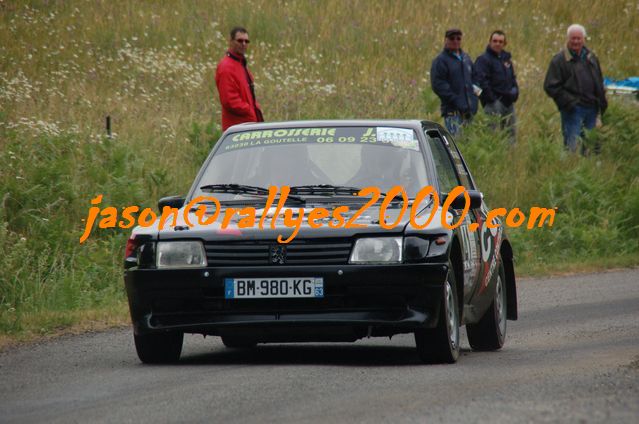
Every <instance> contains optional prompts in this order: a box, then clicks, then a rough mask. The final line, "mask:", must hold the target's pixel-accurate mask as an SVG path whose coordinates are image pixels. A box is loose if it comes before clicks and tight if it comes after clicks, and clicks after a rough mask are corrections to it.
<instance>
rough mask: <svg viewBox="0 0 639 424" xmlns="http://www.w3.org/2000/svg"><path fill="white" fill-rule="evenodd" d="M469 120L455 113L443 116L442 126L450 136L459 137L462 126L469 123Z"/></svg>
mask: <svg viewBox="0 0 639 424" xmlns="http://www.w3.org/2000/svg"><path fill="white" fill-rule="evenodd" d="M471 120H472V118H471V119H464V118H463V117H462V116H461V114H459V113H455V114H454V115H446V116H444V125H445V126H446V129H447V130H448V132H449V133H450V135H453V136H455V135H461V130H462V128H461V127H462V126H463V125H466V124H468V123H470V121H471Z"/></svg>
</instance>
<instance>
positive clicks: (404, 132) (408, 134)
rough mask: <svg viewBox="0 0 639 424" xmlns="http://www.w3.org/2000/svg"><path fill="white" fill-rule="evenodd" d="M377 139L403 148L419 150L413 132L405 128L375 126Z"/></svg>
mask: <svg viewBox="0 0 639 424" xmlns="http://www.w3.org/2000/svg"><path fill="white" fill-rule="evenodd" d="M377 141H379V142H382V143H391V144H392V145H393V146H395V147H401V148H404V149H411V150H419V148H418V147H417V139H415V132H414V131H413V130H409V129H406V128H388V127H377Z"/></svg>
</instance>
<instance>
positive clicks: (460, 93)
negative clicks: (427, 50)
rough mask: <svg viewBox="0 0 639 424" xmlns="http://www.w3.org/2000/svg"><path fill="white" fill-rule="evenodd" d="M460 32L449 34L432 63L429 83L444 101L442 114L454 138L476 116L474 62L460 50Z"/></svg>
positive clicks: (447, 33)
mask: <svg viewBox="0 0 639 424" xmlns="http://www.w3.org/2000/svg"><path fill="white" fill-rule="evenodd" d="M461 42H462V32H461V30H460V29H449V30H448V31H446V34H445V40H444V50H443V51H442V52H441V53H440V54H439V55H438V56H437V57H436V58H435V60H433V63H432V65H431V69H430V83H431V86H432V88H433V91H434V92H435V94H437V96H439V99H440V100H441V111H442V116H443V117H444V122H445V124H446V128H447V129H448V131H449V132H450V133H451V134H453V135H455V134H457V133H458V132H459V129H460V127H461V126H462V125H464V124H466V123H468V122H470V121H471V120H472V118H473V115H475V113H477V97H476V96H475V94H474V91H473V80H472V75H473V61H472V60H471V58H470V56H468V54H466V53H465V52H464V51H463V50H462V48H461Z"/></svg>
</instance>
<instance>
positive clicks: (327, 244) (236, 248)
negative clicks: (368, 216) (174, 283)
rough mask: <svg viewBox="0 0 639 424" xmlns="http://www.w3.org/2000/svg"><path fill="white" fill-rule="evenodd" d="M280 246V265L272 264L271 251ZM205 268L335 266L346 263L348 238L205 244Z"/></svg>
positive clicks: (349, 243)
mask: <svg viewBox="0 0 639 424" xmlns="http://www.w3.org/2000/svg"><path fill="white" fill-rule="evenodd" d="M277 246H284V249H286V252H285V254H284V255H283V256H284V263H281V262H279V263H278V262H273V261H272V248H273V247H277ZM204 247H205V249H206V258H207V260H208V264H209V266H241V265H257V266H259V265H339V264H346V263H348V257H349V255H350V253H351V241H350V239H309V240H294V241H292V242H290V243H288V244H285V245H282V244H278V243H277V242H276V241H236V242H233V241H229V242H221V243H220V242H206V243H205V245H204Z"/></svg>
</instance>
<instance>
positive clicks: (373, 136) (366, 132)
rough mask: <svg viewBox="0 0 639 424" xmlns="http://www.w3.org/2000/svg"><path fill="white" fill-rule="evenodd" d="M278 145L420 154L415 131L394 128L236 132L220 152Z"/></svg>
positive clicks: (293, 129) (225, 141) (284, 129)
mask: <svg viewBox="0 0 639 424" xmlns="http://www.w3.org/2000/svg"><path fill="white" fill-rule="evenodd" d="M279 144H325V145H329V144H373V145H379V146H388V147H396V148H400V149H410V150H415V151H419V143H418V141H417V135H416V134H415V131H413V130H412V129H409V128H395V127H335V128H282V129H274V130H256V131H245V132H241V133H236V134H233V135H231V136H230V137H226V138H225V139H224V140H223V145H222V148H221V151H220V153H221V152H229V151H232V150H238V149H246V148H251V147H258V146H272V145H279Z"/></svg>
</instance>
